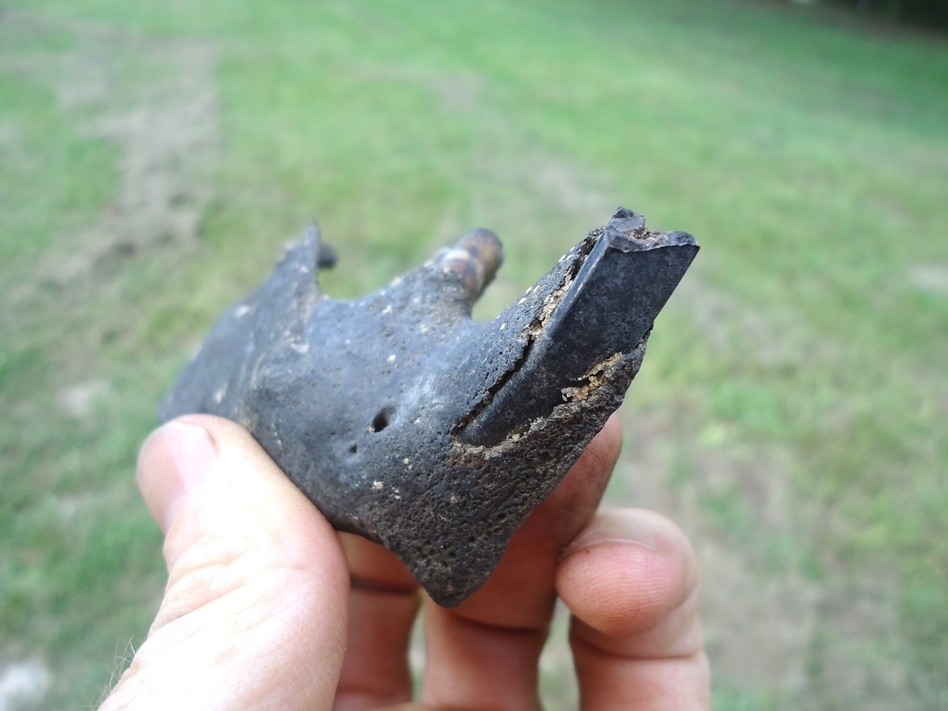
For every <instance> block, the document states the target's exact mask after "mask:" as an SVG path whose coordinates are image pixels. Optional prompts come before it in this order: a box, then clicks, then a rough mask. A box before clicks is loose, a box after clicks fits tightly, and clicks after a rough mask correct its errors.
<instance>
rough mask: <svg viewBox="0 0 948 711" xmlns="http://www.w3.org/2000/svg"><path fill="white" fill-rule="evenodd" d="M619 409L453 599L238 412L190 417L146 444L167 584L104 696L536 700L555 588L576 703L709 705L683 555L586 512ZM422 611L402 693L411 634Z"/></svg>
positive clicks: (647, 517) (118, 705)
mask: <svg viewBox="0 0 948 711" xmlns="http://www.w3.org/2000/svg"><path fill="white" fill-rule="evenodd" d="M620 440H621V435H620V430H619V426H618V424H617V423H616V422H615V421H614V420H610V422H609V423H607V425H606V427H605V428H604V429H603V431H602V432H601V433H600V434H599V435H598V436H597V437H596V438H595V439H594V440H593V442H592V443H591V444H590V445H589V447H587V449H586V452H585V453H584V455H583V456H582V458H581V459H580V460H579V461H578V462H577V463H576V465H575V466H574V467H573V468H572V470H571V471H570V473H569V474H568V475H567V477H566V478H565V479H564V480H563V482H562V483H561V484H560V486H559V487H558V488H557V489H556V490H555V491H554V492H553V494H551V495H550V497H549V498H548V499H547V500H546V501H545V502H544V503H543V504H542V505H541V506H540V507H539V508H538V509H537V510H536V511H535V512H534V513H533V514H532V515H531V516H530V518H529V519H528V520H527V522H526V523H525V524H524V526H523V527H522V528H521V529H520V531H518V533H517V534H516V535H515V537H514V539H513V541H512V542H511V545H510V547H509V549H508V551H507V554H506V556H505V558H504V560H503V562H502V563H501V565H500V567H499V568H498V570H497V571H496V572H495V573H494V575H493V576H492V577H491V578H490V580H489V581H488V582H487V584H486V585H485V586H484V587H483V588H482V589H481V590H479V591H478V592H476V593H475V594H474V595H473V596H472V597H470V598H469V599H468V600H467V601H465V602H464V603H463V604H462V605H460V606H459V607H457V608H455V609H451V610H448V609H444V608H441V607H438V606H437V605H435V604H434V603H432V602H431V601H430V600H427V599H425V598H424V596H423V594H422V593H421V592H420V591H419V589H418V587H417V585H416V583H415V582H414V581H413V579H412V578H411V576H410V575H409V574H408V572H407V570H406V569H405V568H404V566H402V564H401V563H399V561H398V560H397V559H396V558H395V557H394V555H392V554H391V553H389V552H388V551H386V550H385V549H383V548H381V547H379V546H377V545H375V544H372V543H369V542H368V541H366V540H364V539H362V538H358V537H355V536H351V535H339V534H337V533H336V532H335V531H334V530H333V529H332V527H331V526H330V525H329V523H328V522H327V521H326V520H325V519H324V518H323V517H322V516H321V515H320V514H319V512H318V511H317V510H316V509H315V508H314V507H313V505H312V504H311V503H310V502H309V501H308V500H307V499H306V498H305V497H304V496H303V495H302V494H301V493H300V492H299V490H297V489H296V487H295V486H294V485H293V484H292V483H290V481H289V480H288V479H287V478H286V477H285V476H284V475H283V473H282V472H281V471H280V470H279V469H278V468H277V466H276V465H275V464H274V463H273V462H272V460H270V458H269V457H268V456H267V455H266V454H265V453H264V452H263V450H262V449H260V447H259V446H258V445H257V444H256V442H255V441H254V440H253V438H252V437H250V436H249V435H248V434H247V433H246V431H244V430H243V429H242V428H240V427H239V426H238V425H236V424H234V423H232V422H228V421H227V420H223V419H220V418H215V417H210V416H188V417H186V418H182V419H180V420H177V421H175V422H173V423H170V424H168V425H165V426H164V427H162V428H160V429H159V430H157V431H156V432H154V433H153V434H152V435H151V437H149V439H148V440H147V441H146V442H145V444H144V446H143V447H142V451H141V454H140V456H139V462H138V474H137V476H138V483H139V486H140V488H141V490H142V494H143V496H144V499H145V502H146V503H147V505H148V507H149V509H150V510H151V512H152V514H153V515H154V517H155V519H156V521H157V522H158V525H159V526H160V527H161V529H162V531H163V532H164V534H165V545H164V554H165V559H166V561H167V565H168V571H169V575H168V584H167V587H166V590H165V597H164V600H163V601H162V603H161V606H160V609H159V611H158V615H157V617H156V619H155V621H154V623H153V624H152V626H151V630H150V631H149V634H148V638H147V639H146V641H145V642H144V643H143V644H142V645H141V647H140V648H139V650H138V652H137V654H136V655H135V658H134V660H133V662H132V664H131V666H130V667H129V669H128V670H127V671H126V672H125V673H124V674H123V675H122V678H121V679H120V680H119V682H118V684H117V685H116V687H115V689H114V690H113V691H112V693H111V695H110V696H109V697H108V698H107V699H106V700H105V702H104V704H103V705H102V707H101V708H102V709H104V710H107V711H113V710H115V709H126V708H132V709H146V708H156V709H192V708H193V709H221V710H223V709H234V710H236V709H280V710H282V711H287V710H289V711H292V710H295V709H319V710H322V709H337V710H340V711H360V710H362V709H382V708H388V709H391V708H400V709H445V710H447V709H452V710H455V711H457V710H460V709H470V710H474V709H477V710H490V711H495V710H496V711H507V710H510V711H524V710H526V711H529V710H532V709H539V708H540V702H539V697H538V692H537V660H538V657H539V654H540V651H541V650H542V648H543V644H544V641H545V639H546V635H547V629H548V626H549V623H550V619H551V616H552V614H553V608H554V602H555V600H556V598H557V597H559V598H560V599H561V600H563V602H564V603H565V604H566V606H567V607H568V608H569V610H570V612H571V615H572V617H571V632H570V645H571V649H572V653H573V659H574V663H575V667H576V672H577V678H578V680H579V686H580V692H581V701H580V703H581V708H582V709H583V711H607V710H610V709H616V710H619V709H622V710H624V711H666V710H667V711H671V710H673V709H674V710H675V711H693V710H694V711H696V710H698V709H707V708H710V701H709V696H710V681H709V671H708V663H707V658H706V656H705V653H704V650H703V642H702V635H701V628H700V625H699V622H698V616H697V609H696V597H697V588H698V566H697V562H696V560H695V557H694V553H693V551H692V548H691V546H690V544H689V542H688V540H687V538H686V537H685V535H684V534H683V533H682V532H681V531H680V530H679V529H678V528H677V527H676V526H675V525H674V524H673V523H672V522H671V521H669V520H667V519H665V518H663V517H661V516H659V515H657V514H654V513H650V512H647V511H643V510H635V509H625V510H614V511H608V512H603V511H598V512H597V508H598V506H599V500H600V498H601V496H602V492H603V490H604V489H605V486H606V483H607V482H608V479H609V476H610V474H611V472H612V468H613V466H614V464H615V461H616V458H617V457H618V453H619V446H620ZM420 609H421V610H423V614H424V616H425V624H424V634H425V648H426V649H425V656H426V668H425V671H424V677H423V681H422V683H421V686H420V689H418V690H417V691H416V692H415V693H416V696H415V698H416V701H414V702H412V698H413V696H412V684H411V678H410V674H409V668H408V659H407V651H408V638H409V633H410V630H411V627H412V624H413V621H414V619H415V617H416V615H417V614H419V610H420Z"/></svg>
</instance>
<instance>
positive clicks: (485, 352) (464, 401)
mask: <svg viewBox="0 0 948 711" xmlns="http://www.w3.org/2000/svg"><path fill="white" fill-rule="evenodd" d="M697 250H698V246H697V244H696V243H695V241H694V239H693V238H692V237H691V236H690V235H688V234H686V233H684V232H670V233H662V232H653V231H650V230H648V229H647V228H646V227H645V220H644V218H643V217H642V216H641V215H638V214H635V213H633V212H631V211H629V210H625V209H622V208H620V209H619V210H618V211H617V212H616V213H615V215H614V216H613V217H612V219H611V220H610V221H609V222H608V224H606V225H605V226H604V227H602V228H599V229H596V230H593V231H592V232H591V233H590V234H589V235H588V236H587V237H586V238H585V239H584V240H583V241H582V242H580V243H579V244H578V245H577V246H576V247H574V248H573V249H572V250H570V251H569V252H568V253H567V254H566V255H564V256H563V257H562V258H561V259H560V261H559V262H558V263H557V264H556V265H555V266H554V267H553V268H552V269H551V270H550V271H549V272H548V273H547V274H546V275H545V276H543V277H542V278H541V279H540V280H539V281H538V282H537V283H536V284H535V285H534V286H532V287H531V288H529V289H528V290H527V292H526V293H525V294H524V295H523V297H522V298H521V299H520V300H519V301H518V302H517V303H515V304H513V305H512V306H510V307H509V308H507V309H506V310H505V311H504V312H503V313H501V314H500V315H499V316H498V317H497V318H496V319H494V320H493V321H491V322H489V323H477V322H474V321H473V320H472V319H471V308H472V306H473V304H474V302H475V301H476V300H477V299H478V297H479V296H480V294H481V292H482V291H483V289H484V287H485V286H486V285H487V284H488V283H489V282H490V281H491V279H492V278H493V276H494V273H495V271H496V269H497V268H498V267H499V265H500V262H501V261H502V248H501V244H500V241H499V240H498V239H497V237H496V236H495V235H494V234H493V233H492V232H489V231H487V230H474V231H472V232H469V233H468V234H466V235H465V236H463V237H462V238H461V240H460V241H459V242H458V243H457V244H456V245H455V246H454V247H452V248H450V249H443V250H441V251H440V252H438V254H436V255H435V256H434V257H433V258H432V259H431V260H430V261H428V262H427V263H426V264H425V265H423V266H422V267H420V268H418V269H415V270H414V271H411V272H409V273H408V274H406V275H404V276H401V277H398V278H396V279H395V280H394V281H392V282H391V284H389V285H388V286H386V287H384V288H382V289H380V290H378V291H376V292H374V293H372V294H370V295H368V296H365V297H363V298H361V299H356V300H351V301H341V300H335V299H331V298H328V297H326V296H324V295H323V294H322V292H321V291H320V289H319V286H318V282H317V279H316V272H317V270H318V268H319V266H321V265H322V264H324V263H326V262H330V261H332V255H331V254H330V252H329V251H328V250H327V249H326V248H325V247H321V245H320V238H319V232H318V230H316V229H315V228H308V229H307V231H306V232H305V233H304V235H303V238H302V239H301V241H300V242H298V243H297V244H295V245H294V246H292V247H291V248H289V249H288V251H287V252H286V254H285V255H284V256H283V258H282V260H281V261H280V263H279V264H278V265H277V267H276V269H275V270H274V272H273V274H272V275H271V276H270V277H269V278H268V279H267V281H266V282H264V284H263V285H262V286H260V287H259V288H258V289H257V290H256V291H254V292H253V293H252V294H250V295H249V296H248V297H247V298H246V299H244V300H243V301H241V302H239V303H237V304H235V305H234V306H233V307H231V308H230V309H229V310H228V311H227V312H226V313H225V314H224V315H223V316H222V317H221V319H220V320H219V321H218V323H217V324H216V325H215V326H214V328H213V329H212V331H211V332H210V334H209V335H208V337H207V339H206V340H205V342H204V344H203V346H202V348H201V350H200V352H199V353H198V355H197V356H196V357H195V359H194V360H193V361H192V362H191V363H190V365H188V367H187V368H186V369H185V370H184V372H183V373H182V375H181V377H180V379H179V380H178V382H177V384H176V385H175V386H174V388H173V389H172V390H171V392H170V393H169V394H168V396H167V397H166V399H165V401H164V403H163V404H162V406H161V409H160V417H161V419H162V420H168V419H171V418H173V417H176V416H178V415H182V414H186V413H195V412H203V413H211V414H215V415H220V416H223V417H227V418H229V419H232V420H234V421H236V422H238V423H240V424H241V425H243V426H244V427H246V428H247V429H248V430H249V431H250V432H251V434H253V436H254V437H255V438H256V439H257V440H258V441H259V442H260V444H261V445H262V446H263V448H264V449H265V450H266V451H267V452H268V453H269V454H270V456H271V457H272V458H273V459H274V460H275V461H276V462H277V464H278V465H279V466H280V467H281V468H282V469H283V470H284V471H285V472H286V474H287V475H288V476H289V477H290V479H292V480H293V482H295V483H296V485H297V486H299V488H300V489H301V490H302V491H303V492H304V493H305V494H306V495H307V496H308V497H309V498H310V499H311V500H312V501H313V503H314V504H315V505H316V506H317V507H318V508H319V509H320V511H322V513H323V514H324V515H325V516H326V517H327V518H328V519H329V520H330V521H331V522H332V524H333V525H334V526H335V527H336V528H337V529H339V530H343V531H350V532H354V533H358V534H361V535H363V536H365V537H366V538H368V539H370V540H372V541H375V542H378V543H381V544H382V545H384V546H386V547H387V548H389V549H390V550H392V551H394V552H395V553H396V554H397V555H398V556H399V557H400V558H401V560H402V561H403V562H404V563H405V564H406V565H407V566H408V568H409V569H410V570H411V571H412V573H413V574H414V575H415V577H416V578H417V579H418V581H419V582H420V583H421V584H422V585H423V586H424V588H425V589H426V590H427V591H428V593H429V594H430V595H431V596H432V598H434V600H435V601H436V602H438V603H439V604H442V605H445V606H454V605H457V604H459V603H460V602H461V601H463V600H464V599H465V598H467V597H468V596H469V595H470V594H471V593H472V592H474V591H475V590H476V589H477V588H479V587H480V586H481V585H482V584H483V583H484V581H485V580H486V579H487V577H488V576H489V575H490V573H491V572H492V571H493V570H494V569H495V568H496V566H497V565H498V563H499V562H500V559H501V557H502V556H503V553H504V551H505V549H506V547H507V544H508V542H509V541H510V538H511V536H512V535H513V534H514V532H515V531H516V529H517V528H518V527H519V525H520V524H521V523H522V522H523V521H524V519H525V518H526V517H527V516H528V515H529V513H530V512H531V511H532V510H533V509H534V508H535V507H536V506H537V505H538V504H539V503H540V502H541V501H543V499H544V498H545V497H546V496H547V495H548V494H549V493H550V492H551V491H552V490H553V488H554V487H555V486H556V485H557V484H558V483H559V481H560V480H561V479H562V478H563V476H564V475H565V474H566V472H567V471H568V470H569V468H570V467H571V466H572V465H573V464H574V463H575V461H576V460H577V459H578V458H579V455H580V454H581V453H582V451H583V448H584V447H585V446H586V445H587V444H588V443H589V441H590V440H591V439H592V437H593V436H594V435H595V434H596V433H597V432H598V431H599V429H600V428H601V427H602V426H603V424H604V423H605V421H606V418H607V417H608V416H609V414H610V413H611V412H613V411H614V410H615V409H616V408H617V407H618V406H619V405H620V404H621V402H622V400H623V398H624V396H625V392H626V390H627V388H628V386H629V383H630V382H631V381H632V378H634V377H635V374H636V373H637V372H638V369H639V365H640V364H641V362H642V357H643V355H644V353H645V343H646V340H647V338H648V334H649V332H650V330H651V328H652V323H653V321H654V319H655V317H656V316H657V315H658V312H659V311H660V310H661V309H662V307H663V306H664V304H665V302H666V301H667V299H668V298H669V296H670V295H671V293H672V291H673V290H674V289H675V287H676V286H677V284H678V282H679V280H680V279H681V278H682V276H683V275H684V273H685V270H686V269H687V268H688V265H689V264H690V263H691V261H692V259H693V258H694V256H695V254H696V252H697Z"/></svg>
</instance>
